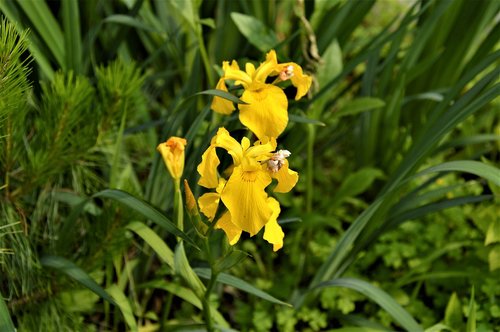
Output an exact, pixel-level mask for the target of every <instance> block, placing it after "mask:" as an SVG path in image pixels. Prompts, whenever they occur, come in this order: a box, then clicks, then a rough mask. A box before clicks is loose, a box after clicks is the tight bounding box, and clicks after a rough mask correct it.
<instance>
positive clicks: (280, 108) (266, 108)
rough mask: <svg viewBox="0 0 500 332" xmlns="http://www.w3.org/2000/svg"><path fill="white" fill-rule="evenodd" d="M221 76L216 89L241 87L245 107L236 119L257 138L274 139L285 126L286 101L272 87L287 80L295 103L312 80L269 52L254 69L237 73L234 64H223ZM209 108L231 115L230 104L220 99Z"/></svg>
mask: <svg viewBox="0 0 500 332" xmlns="http://www.w3.org/2000/svg"><path fill="white" fill-rule="evenodd" d="M222 69H223V71H224V75H223V76H222V77H221V78H220V79H219V82H218V83H217V86H216V89H219V90H222V91H228V89H227V86H226V81H227V80H229V81H233V82H234V84H235V85H241V86H242V87H243V88H244V91H243V94H242V95H241V97H240V99H241V100H242V101H243V102H245V103H246V104H240V105H239V107H238V108H239V111H240V113H239V118H240V121H241V123H242V124H243V125H245V126H246V127H248V129H250V130H251V131H252V132H253V133H254V134H255V135H256V136H257V137H258V138H259V139H262V138H264V137H278V136H279V135H280V134H281V133H282V132H283V131H284V130H285V128H286V126H287V124H288V100H287V98H286V95H285V92H283V90H282V89H281V88H280V87H278V86H277V85H276V84H278V83H280V82H283V81H287V80H290V81H291V82H292V84H293V86H295V87H296V88H297V93H296V95H295V100H299V99H300V98H302V97H303V96H304V95H305V94H306V93H307V91H308V90H309V88H310V87H311V82H312V79H311V77H310V76H308V75H304V74H303V72H302V68H301V67H300V66H299V65H297V64H296V63H294V62H286V63H278V60H277V58H276V52H275V51H274V50H271V51H270V52H269V53H267V55H266V61H264V62H263V63H261V64H260V66H259V67H257V69H255V66H254V65H253V64H252V63H247V64H246V65H245V71H243V70H240V68H239V66H238V63H237V62H236V61H234V60H233V61H232V62H231V64H229V61H224V62H223V64H222ZM269 77H271V78H272V77H275V79H274V81H273V83H266V82H267V80H268V78H269ZM212 109H213V110H214V111H215V112H218V113H222V114H231V113H232V112H233V111H234V110H235V107H234V104H233V103H232V102H231V101H229V100H227V99H223V98H221V97H214V99H213V102H212Z"/></svg>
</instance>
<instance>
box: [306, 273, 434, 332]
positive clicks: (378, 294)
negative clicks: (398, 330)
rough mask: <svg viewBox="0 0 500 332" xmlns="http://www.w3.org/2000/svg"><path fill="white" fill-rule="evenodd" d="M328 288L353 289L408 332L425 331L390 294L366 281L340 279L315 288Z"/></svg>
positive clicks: (323, 283)
mask: <svg viewBox="0 0 500 332" xmlns="http://www.w3.org/2000/svg"><path fill="white" fill-rule="evenodd" d="M326 287H346V288H349V289H353V290H355V291H357V292H359V293H361V294H363V295H365V296H367V297H368V298H369V299H371V300H372V301H374V302H376V303H377V304H378V305H380V306H381V307H382V308H383V309H384V310H385V311H387V313H388V314H390V315H391V316H392V317H393V318H394V320H395V321H397V322H398V323H399V324H400V325H401V326H402V327H403V328H405V329H406V330H407V331H411V332H418V331H423V330H424V329H423V328H422V327H421V326H420V325H419V324H418V323H417V322H416V321H415V319H414V318H413V317H412V316H411V315H410V314H409V313H408V312H407V311H406V310H405V309H404V308H403V307H402V306H400V305H399V304H398V303H397V302H396V301H395V300H394V299H393V298H392V297H391V296H390V295H389V294H387V293H386V292H384V291H383V290H381V289H380V288H377V287H375V286H373V285H372V284H370V283H368V282H366V281H363V280H359V279H354V278H339V279H333V280H330V281H325V282H322V283H321V284H319V285H317V286H316V287H315V288H317V289H321V288H326Z"/></svg>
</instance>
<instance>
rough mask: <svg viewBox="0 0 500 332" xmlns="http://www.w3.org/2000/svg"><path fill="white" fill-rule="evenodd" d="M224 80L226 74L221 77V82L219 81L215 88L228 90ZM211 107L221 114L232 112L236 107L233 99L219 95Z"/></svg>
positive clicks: (215, 97)
mask: <svg viewBox="0 0 500 332" xmlns="http://www.w3.org/2000/svg"><path fill="white" fill-rule="evenodd" d="M224 80H225V79H224V76H223V77H221V78H220V80H219V82H217V86H216V87H215V88H216V89H217V90H222V91H226V92H227V87H226V82H225V81H224ZM210 108H211V109H212V110H214V111H215V112H217V113H221V114H231V113H233V111H234V110H235V109H236V108H235V107H234V104H233V102H232V101H229V100H227V99H224V98H221V97H217V96H214V99H213V100H212V105H211V107H210Z"/></svg>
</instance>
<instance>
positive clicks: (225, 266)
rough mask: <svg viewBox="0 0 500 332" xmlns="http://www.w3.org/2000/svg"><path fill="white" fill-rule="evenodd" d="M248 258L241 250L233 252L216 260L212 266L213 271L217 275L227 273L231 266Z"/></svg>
mask: <svg viewBox="0 0 500 332" xmlns="http://www.w3.org/2000/svg"><path fill="white" fill-rule="evenodd" d="M248 256H249V254H248V253H246V252H244V251H241V250H233V251H231V252H230V253H229V254H228V255H227V256H224V257H222V258H220V259H218V260H217V261H216V262H215V264H214V267H213V269H214V271H215V272H216V273H217V274H218V273H220V272H224V271H227V270H229V269H231V268H232V267H233V266H235V265H236V264H238V263H239V262H241V261H243V260H244V259H245V258H247V257H248Z"/></svg>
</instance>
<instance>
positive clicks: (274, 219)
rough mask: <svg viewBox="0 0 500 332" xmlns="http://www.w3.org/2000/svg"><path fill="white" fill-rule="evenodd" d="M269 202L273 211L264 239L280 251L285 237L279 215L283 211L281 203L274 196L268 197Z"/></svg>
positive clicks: (275, 249)
mask: <svg viewBox="0 0 500 332" xmlns="http://www.w3.org/2000/svg"><path fill="white" fill-rule="evenodd" d="M267 203H268V205H269V206H270V208H271V209H272V211H273V212H272V215H271V218H270V219H269V221H268V222H267V224H266V226H265V229H264V240H266V241H267V242H269V243H271V244H272V245H273V251H278V250H279V249H281V248H282V247H283V238H284V237H285V233H283V230H282V229H281V226H280V225H279V224H278V216H279V214H280V212H281V210H280V204H279V203H278V201H277V200H275V199H274V198H272V197H269V198H268V199H267Z"/></svg>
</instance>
